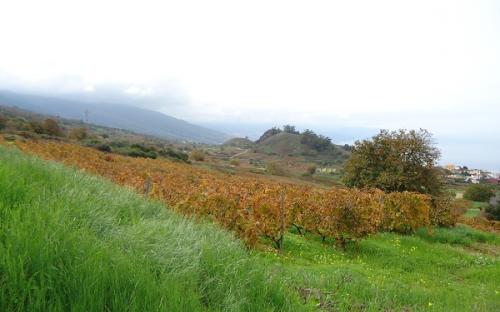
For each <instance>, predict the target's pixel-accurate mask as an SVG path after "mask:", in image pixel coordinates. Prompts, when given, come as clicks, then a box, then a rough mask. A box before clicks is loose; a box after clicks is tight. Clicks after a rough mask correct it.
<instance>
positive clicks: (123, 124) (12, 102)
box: [0, 91, 230, 144]
mask: <svg viewBox="0 0 500 312" xmlns="http://www.w3.org/2000/svg"><path fill="white" fill-rule="evenodd" d="M0 105H4V106H16V107H19V108H22V109H27V110H30V111H33V112H37V113H42V114H49V115H55V116H59V117H63V118H69V119H76V120H84V119H85V112H86V111H88V116H89V122H90V123H93V124H97V125H102V126H106V127H112V128H120V129H126V130H131V131H134V132H138V133H143V134H149V135H153V136H157V137H159V138H164V139H174V140H180V141H190V142H198V143H207V144H220V143H223V142H224V141H226V140H227V139H229V138H230V136H229V135H227V134H225V133H222V132H219V131H216V130H212V129H208V128H205V127H200V126H197V125H194V124H191V123H188V122H186V121H184V120H181V119H177V118H174V117H171V116H168V115H165V114H162V113H159V112H155V111H151V110H147V109H143V108H139V107H135V106H126V105H120V104H110V103H103V102H80V101H74V100H67V99H61V98H57V97H49V96H40V95H32V94H20V93H14V92H9V91H0Z"/></svg>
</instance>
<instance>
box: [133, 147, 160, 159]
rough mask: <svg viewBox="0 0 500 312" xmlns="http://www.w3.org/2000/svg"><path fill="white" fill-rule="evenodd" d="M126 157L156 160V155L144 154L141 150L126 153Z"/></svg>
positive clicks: (153, 153) (151, 153)
mask: <svg viewBox="0 0 500 312" xmlns="http://www.w3.org/2000/svg"><path fill="white" fill-rule="evenodd" d="M127 155H128V156H130V157H142V158H151V159H156V157H158V155H157V154H156V153H155V152H144V151H141V150H135V149H133V150H131V151H129V152H128V153H127Z"/></svg>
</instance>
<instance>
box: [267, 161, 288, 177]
mask: <svg viewBox="0 0 500 312" xmlns="http://www.w3.org/2000/svg"><path fill="white" fill-rule="evenodd" d="M266 171H267V173H269V174H272V175H277V176H284V175H286V173H287V172H286V170H285V168H283V166H282V165H281V164H280V163H279V162H269V163H267V165H266Z"/></svg>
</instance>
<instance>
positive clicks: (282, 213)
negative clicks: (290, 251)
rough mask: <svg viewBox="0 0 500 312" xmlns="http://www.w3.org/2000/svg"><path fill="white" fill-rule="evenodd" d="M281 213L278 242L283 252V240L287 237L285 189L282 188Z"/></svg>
mask: <svg viewBox="0 0 500 312" xmlns="http://www.w3.org/2000/svg"><path fill="white" fill-rule="evenodd" d="M279 207H280V208H279V209H280V213H279V222H280V236H279V239H278V241H277V245H278V246H277V247H278V250H279V251H280V252H281V251H282V249H283V238H284V236H285V231H286V227H285V189H284V188H282V189H281V191H280V206H279Z"/></svg>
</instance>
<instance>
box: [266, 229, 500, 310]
mask: <svg viewBox="0 0 500 312" xmlns="http://www.w3.org/2000/svg"><path fill="white" fill-rule="evenodd" d="M285 249H286V251H285V254H284V256H282V257H278V256H272V255H270V254H262V256H263V257H264V258H267V259H269V261H271V262H280V263H282V265H283V267H284V268H285V270H286V273H285V275H287V276H289V277H288V278H289V279H290V280H291V281H292V282H293V283H295V285H298V286H301V285H307V287H309V288H312V289H321V291H322V292H332V294H330V295H328V296H324V298H323V301H326V303H329V304H331V305H333V306H334V307H335V309H338V310H340V311H351V310H354V311H500V293H499V292H500V287H499V284H498V281H500V263H499V261H498V256H499V255H500V237H499V236H497V235H495V234H489V233H488V234H487V233H484V232H479V231H475V230H472V229H469V228H466V227H464V226H459V227H457V228H454V229H435V230H434V233H433V234H432V235H429V234H428V232H427V230H425V229H422V230H421V231H419V232H418V234H417V235H413V236H401V235H397V234H393V233H382V234H378V235H375V236H373V237H371V238H369V239H367V240H365V241H362V242H361V244H360V245H359V246H358V247H357V248H355V247H354V246H353V247H352V249H351V250H347V251H345V252H340V251H335V250H334V249H333V248H332V247H329V246H325V245H324V244H322V243H321V242H320V241H319V240H318V239H317V238H314V237H307V236H306V237H302V236H299V235H296V234H289V235H288V236H287V237H286V240H285ZM339 285H340V287H339ZM311 300H312V301H316V302H319V300H318V298H317V297H316V299H315V298H314V297H312V298H311Z"/></svg>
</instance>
